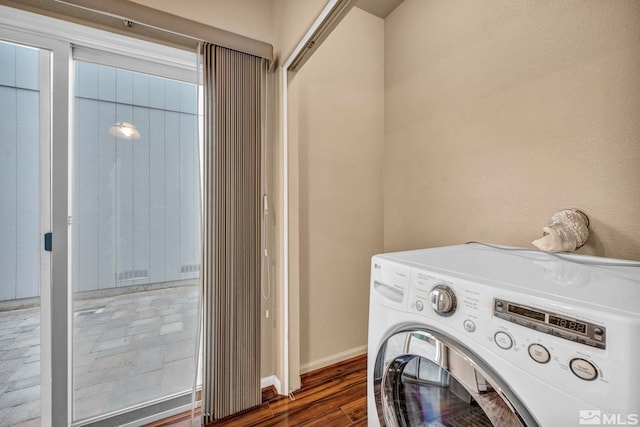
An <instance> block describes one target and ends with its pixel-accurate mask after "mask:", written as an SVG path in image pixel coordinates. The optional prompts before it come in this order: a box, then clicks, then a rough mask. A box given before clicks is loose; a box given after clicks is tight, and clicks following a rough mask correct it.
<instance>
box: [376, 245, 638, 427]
mask: <svg viewBox="0 0 640 427" xmlns="http://www.w3.org/2000/svg"><path fill="white" fill-rule="evenodd" d="M562 257H563V258H564V259H561V258H558V257H556V256H553V255H552V254H548V253H544V252H535V251H529V250H522V249H517V248H507V247H490V246H486V245H481V244H467V245H458V246H449V247H442V248H433V249H425V250H417V251H410V252H398V253H391V254H383V255H377V256H374V257H373V258H372V265H371V267H372V269H371V299H370V308H369V352H368V357H369V358H368V379H367V387H368V390H367V391H368V420H369V421H368V422H369V426H380V425H382V426H385V425H386V426H499V427H508V426H527V427H531V426H543V427H556V426H557V427H568V426H580V425H585V424H587V425H616V424H617V425H640V419H639V412H640V367H639V362H638V360H640V268H638V266H637V263H631V262H628V261H621V260H613V259H606V258H599V257H590V256H580V255H562ZM569 260H570V261H569ZM601 264H606V265H601ZM634 264H635V265H634Z"/></svg>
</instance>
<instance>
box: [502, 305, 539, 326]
mask: <svg viewBox="0 0 640 427" xmlns="http://www.w3.org/2000/svg"><path fill="white" fill-rule="evenodd" d="M507 311H508V312H509V313H514V314H519V315H520V316H524V317H528V318H530V319H535V320H539V321H541V322H544V318H545V314H544V313H541V312H539V311H535V310H530V309H528V308H524V307H520V306H518V305H513V304H509V306H508V308H507Z"/></svg>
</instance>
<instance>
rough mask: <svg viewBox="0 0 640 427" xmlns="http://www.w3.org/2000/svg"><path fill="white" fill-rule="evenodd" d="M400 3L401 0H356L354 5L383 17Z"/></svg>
mask: <svg viewBox="0 0 640 427" xmlns="http://www.w3.org/2000/svg"><path fill="white" fill-rule="evenodd" d="M400 3H402V0H358V3H356V7H359V8H360V9H363V10H366V11H367V12H369V13H371V14H373V15H376V16H378V17H380V18H382V19H384V18H386V17H387V16H388V15H389V14H390V13H391V12H393V10H394V9H395V8H396V7H398V5H399V4H400Z"/></svg>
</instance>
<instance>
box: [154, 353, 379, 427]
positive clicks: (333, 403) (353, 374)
mask: <svg viewBox="0 0 640 427" xmlns="http://www.w3.org/2000/svg"><path fill="white" fill-rule="evenodd" d="M301 379H302V385H303V387H302V388H301V389H300V390H298V391H296V392H295V393H294V396H295V398H296V399H295V400H291V399H289V397H288V396H278V395H276V394H275V393H274V392H273V390H271V389H266V390H263V395H262V396H263V402H264V403H263V404H262V405H260V406H258V407H257V408H254V409H251V410H248V411H245V412H243V413H241V414H236V415H233V416H231V417H227V418H224V419H222V420H216V421H214V422H212V423H209V424H207V426H206V427H222V426H234V427H236V426H237V427H297V426H303V427H366V425H367V399H366V395H367V359H366V355H362V356H358V357H355V358H353V359H349V360H346V361H344V362H341V363H337V364H335V365H331V366H328V367H326V368H322V369H319V370H317V371H313V372H309V373H307V374H304V375H303V376H302V377H301ZM196 418H197V420H198V426H199V425H200V424H199V421H200V419H201V418H200V416H199V415H198V416H197V417H196ZM147 427H192V426H191V413H190V412H188V413H184V414H180V415H177V416H174V417H171V418H169V419H166V420H162V421H158V422H155V423H153V424H151V425H149V426H147Z"/></svg>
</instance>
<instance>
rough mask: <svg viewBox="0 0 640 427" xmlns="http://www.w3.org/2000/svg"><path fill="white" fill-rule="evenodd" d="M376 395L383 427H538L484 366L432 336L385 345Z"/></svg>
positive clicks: (399, 337)
mask: <svg viewBox="0 0 640 427" xmlns="http://www.w3.org/2000/svg"><path fill="white" fill-rule="evenodd" d="M374 390H375V399H376V406H377V408H378V417H379V418H380V424H381V425H382V426H389V427H396V426H400V427H405V426H421V427H422V426H424V427H427V426H438V427H440V426H465V427H466V426H500V427H511V426H518V427H521V426H526V427H532V426H537V423H536V422H535V420H534V419H533V417H532V416H531V415H530V414H529V413H528V412H527V411H526V408H525V407H524V405H522V403H521V402H520V401H519V399H518V398H517V396H515V394H514V393H513V392H511V389H510V388H509V387H508V385H507V384H505V383H504V381H503V380H502V379H501V378H500V376H499V375H497V374H495V372H494V371H493V370H491V369H490V368H489V367H488V366H487V364H486V363H484V362H483V361H482V360H479V359H478V358H477V357H476V356H475V355H474V354H473V353H472V352H471V351H470V350H468V349H466V348H465V347H463V346H462V345H460V344H458V343H454V342H453V341H452V340H450V339H446V338H445V337H443V336H442V335H440V334H438V333H436V332H433V331H423V330H413V331H408V332H400V333H397V334H395V335H393V336H392V337H390V338H389V339H388V340H387V341H385V343H384V344H383V346H382V348H381V349H380V351H379V352H378V357H377V359H376V364H375V369H374Z"/></svg>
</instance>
